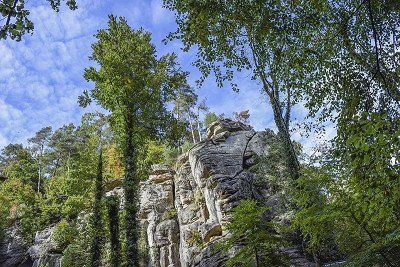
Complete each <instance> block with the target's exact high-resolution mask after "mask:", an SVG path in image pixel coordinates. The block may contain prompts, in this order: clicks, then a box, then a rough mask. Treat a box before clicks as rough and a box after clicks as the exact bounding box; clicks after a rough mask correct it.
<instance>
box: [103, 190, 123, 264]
mask: <svg viewBox="0 0 400 267" xmlns="http://www.w3.org/2000/svg"><path fill="white" fill-rule="evenodd" d="M106 204H107V211H108V227H109V231H110V243H111V266H112V267H119V266H120V264H121V258H120V257H121V242H120V241H119V217H118V213H119V199H118V197H117V196H110V197H108V198H107V200H106Z"/></svg>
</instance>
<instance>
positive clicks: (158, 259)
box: [139, 165, 180, 267]
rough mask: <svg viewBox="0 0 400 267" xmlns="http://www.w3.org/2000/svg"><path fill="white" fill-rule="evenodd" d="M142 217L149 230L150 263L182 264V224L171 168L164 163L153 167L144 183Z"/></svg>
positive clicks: (160, 265) (159, 265)
mask: <svg viewBox="0 0 400 267" xmlns="http://www.w3.org/2000/svg"><path fill="white" fill-rule="evenodd" d="M140 188H141V192H140V202H141V203H140V214H139V217H140V221H141V224H142V227H143V229H144V231H145V233H146V237H147V238H146V239H147V242H146V243H147V247H148V249H149V254H150V255H149V257H150V260H149V263H148V265H149V266H154V267H167V266H169V267H173V266H180V261H179V226H178V221H177V215H176V210H175V206H174V199H175V189H174V176H173V172H172V170H170V169H169V168H167V167H166V166H163V165H155V166H153V167H152V174H151V175H150V177H149V179H148V180H146V181H145V182H142V183H141V186H140Z"/></svg>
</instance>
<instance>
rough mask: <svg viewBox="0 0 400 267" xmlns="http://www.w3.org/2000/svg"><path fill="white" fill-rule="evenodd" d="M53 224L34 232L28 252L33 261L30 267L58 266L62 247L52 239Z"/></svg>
mask: <svg viewBox="0 0 400 267" xmlns="http://www.w3.org/2000/svg"><path fill="white" fill-rule="evenodd" d="M54 230H55V226H50V227H48V228H46V229H44V230H43V231H38V232H36V235H35V241H34V244H33V245H32V246H31V247H29V249H28V254H29V256H30V258H31V259H32V260H33V261H34V262H33V265H32V267H39V266H45V267H60V266H61V257H62V249H61V248H60V247H58V246H57V244H56V243H55V242H54V241H53V240H52V235H53V232H54Z"/></svg>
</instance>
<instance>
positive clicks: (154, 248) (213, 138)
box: [140, 120, 311, 267]
mask: <svg viewBox="0 0 400 267" xmlns="http://www.w3.org/2000/svg"><path fill="white" fill-rule="evenodd" d="M207 137H208V138H207V139H206V140H204V141H202V142H200V143H198V144H196V145H195V146H194V147H192V148H191V149H190V150H189V151H188V152H187V153H185V154H184V155H182V156H181V157H180V158H179V159H178V162H177V164H176V168H175V172H173V171H172V170H170V169H168V168H167V167H165V166H163V165H157V166H154V167H153V174H152V175H151V176H150V178H149V180H147V181H145V182H143V183H142V184H141V212H140V214H141V222H142V225H143V226H144V228H145V229H146V233H147V240H148V247H149V252H150V263H149V266H171V267H172V266H182V267H186V266H199V267H208V266H223V264H224V262H225V261H226V260H227V257H229V256H230V255H222V254H219V253H217V252H216V250H215V249H213V248H214V246H215V244H216V242H217V241H218V240H219V239H221V238H223V237H224V236H226V235H227V234H228V233H227V232H226V231H224V225H225V224H226V223H227V222H229V219H230V215H229V213H230V211H231V210H232V208H233V207H235V206H236V205H237V204H238V203H239V202H240V201H241V200H243V199H245V198H255V199H264V198H265V199H267V198H268V197H269V199H271V197H270V196H269V190H268V186H267V185H266V186H262V187H260V186H256V185H255V184H256V176H255V174H254V173H252V172H251V171H250V170H249V168H250V167H251V166H253V165H254V164H255V163H256V162H257V158H258V157H263V156H266V155H268V153H269V150H270V147H269V146H268V145H267V143H268V142H267V141H268V139H271V138H275V139H276V138H277V137H276V135H275V134H274V133H273V132H272V131H266V132H256V131H254V130H253V129H252V128H251V127H250V126H247V125H244V124H242V123H239V122H233V121H231V120H222V121H218V122H215V123H213V124H212V125H211V126H210V127H209V129H208V131H207ZM260 188H262V189H260ZM269 201H271V200H269ZM270 204H272V203H270ZM301 266H308V265H306V264H302V265H301ZM310 266H311V265H310Z"/></svg>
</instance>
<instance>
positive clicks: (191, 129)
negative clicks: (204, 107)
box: [188, 110, 196, 144]
mask: <svg viewBox="0 0 400 267" xmlns="http://www.w3.org/2000/svg"><path fill="white" fill-rule="evenodd" d="M188 115H189V125H190V131H191V132H192V139H193V144H195V143H196V137H195V135H194V126H193V122H192V116H190V110H189V111H188Z"/></svg>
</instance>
